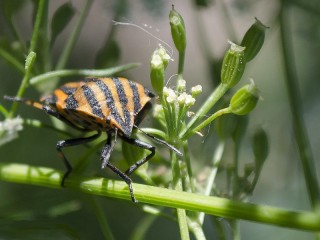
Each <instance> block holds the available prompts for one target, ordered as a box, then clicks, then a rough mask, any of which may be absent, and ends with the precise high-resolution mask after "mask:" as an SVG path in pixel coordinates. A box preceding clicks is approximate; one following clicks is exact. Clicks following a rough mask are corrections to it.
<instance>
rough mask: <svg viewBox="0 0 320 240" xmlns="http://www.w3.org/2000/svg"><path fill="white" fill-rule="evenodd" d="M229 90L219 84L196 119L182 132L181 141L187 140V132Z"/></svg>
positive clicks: (196, 115)
mask: <svg viewBox="0 0 320 240" xmlns="http://www.w3.org/2000/svg"><path fill="white" fill-rule="evenodd" d="M228 89H229V88H228V87H227V86H226V85H225V84H219V85H218V87H217V88H216V89H215V90H214V91H213V93H211V95H210V96H209V97H208V98H207V100H206V101H205V103H204V104H202V106H201V108H200V109H199V110H198V111H197V112H196V114H195V115H194V117H193V118H192V119H191V120H190V121H189V122H188V124H187V126H186V127H185V129H184V131H182V132H181V133H180V135H179V138H180V139H183V138H185V135H186V132H188V131H189V130H190V128H191V127H193V125H194V124H195V123H196V122H197V121H198V120H199V119H200V118H202V117H204V116H205V115H206V114H207V113H208V112H209V111H210V110H211V108H212V107H213V106H214V105H215V104H216V103H217V102H218V100H219V99H220V98H221V97H222V96H223V95H224V94H225V93H226V92H227V90H228Z"/></svg>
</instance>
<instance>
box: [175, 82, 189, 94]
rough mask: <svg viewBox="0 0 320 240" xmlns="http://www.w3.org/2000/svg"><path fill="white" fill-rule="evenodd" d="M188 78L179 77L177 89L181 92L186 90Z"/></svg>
mask: <svg viewBox="0 0 320 240" xmlns="http://www.w3.org/2000/svg"><path fill="white" fill-rule="evenodd" d="M186 85H187V84H186V80H183V79H179V80H178V84H177V89H178V91H179V92H183V91H185V90H186Z"/></svg>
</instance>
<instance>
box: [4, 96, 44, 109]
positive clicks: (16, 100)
mask: <svg viewBox="0 0 320 240" xmlns="http://www.w3.org/2000/svg"><path fill="white" fill-rule="evenodd" d="M3 98H4V99H5V100H9V101H12V102H21V103H24V104H26V105H29V106H32V107H35V108H39V109H41V110H42V109H43V105H42V104H41V103H39V102H36V101H32V100H30V99H26V98H18V97H11V96H6V95H5V96H3Z"/></svg>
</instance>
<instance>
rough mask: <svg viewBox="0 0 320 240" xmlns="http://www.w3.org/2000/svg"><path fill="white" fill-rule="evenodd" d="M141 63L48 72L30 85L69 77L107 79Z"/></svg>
mask: <svg viewBox="0 0 320 240" xmlns="http://www.w3.org/2000/svg"><path fill="white" fill-rule="evenodd" d="M139 65H140V64H139V63H129V64H125V65H120V66H117V67H112V68H106V69H64V70H56V71H51V72H47V73H44V74H41V75H38V76H36V77H33V78H31V79H30V84H31V85H34V84H37V83H40V82H43V81H47V80H49V79H51V78H56V77H67V76H75V75H78V76H95V77H105V76H110V75H113V74H116V73H119V72H122V71H125V70H129V69H132V68H136V67H138V66H139Z"/></svg>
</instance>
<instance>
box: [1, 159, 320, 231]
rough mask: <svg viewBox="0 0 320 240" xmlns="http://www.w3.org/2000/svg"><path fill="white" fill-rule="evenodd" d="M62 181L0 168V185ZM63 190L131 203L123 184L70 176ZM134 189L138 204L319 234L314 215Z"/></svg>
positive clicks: (10, 166)
mask: <svg viewBox="0 0 320 240" xmlns="http://www.w3.org/2000/svg"><path fill="white" fill-rule="evenodd" d="M62 177H63V172H61V171H57V170H55V169H52V168H45V167H35V166H29V165H26V164H14V163H1V164H0V180H2V181H7V182H15V183H23V184H30V185H37V186H43V187H49V188H61V186H60V183H61V180H62ZM66 188H72V189H74V190H77V191H81V192H84V193H87V194H92V195H98V196H106V197H112V198H120V199H126V200H128V201H131V198H130V193H129V190H128V185H127V184H126V183H124V182H123V181H114V180H110V179H105V178H87V177H76V176H73V177H70V178H68V179H67V180H66ZM133 189H134V193H135V196H136V198H137V199H138V200H139V202H141V203H148V204H153V205H160V206H164V207H170V208H180V209H186V210H190V211H197V212H205V213H206V214H211V215H215V216H219V217H223V218H238V219H243V220H249V221H254V222H259V223H267V224H272V225H277V226H282V227H287V228H295V229H300V230H308V231H317V232H318V231H320V215H319V214H317V213H315V212H306V211H299V212H295V211H289V210H285V209H281V208H277V207H271V206H266V205H257V204H251V203H244V202H238V201H233V200H229V199H224V198H219V197H209V196H203V195H200V194H194V193H187V192H181V191H175V190H170V189H165V188H159V187H152V186H147V185H142V184H133Z"/></svg>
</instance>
